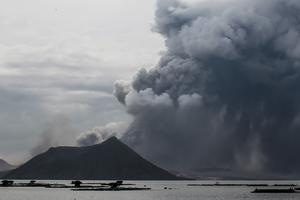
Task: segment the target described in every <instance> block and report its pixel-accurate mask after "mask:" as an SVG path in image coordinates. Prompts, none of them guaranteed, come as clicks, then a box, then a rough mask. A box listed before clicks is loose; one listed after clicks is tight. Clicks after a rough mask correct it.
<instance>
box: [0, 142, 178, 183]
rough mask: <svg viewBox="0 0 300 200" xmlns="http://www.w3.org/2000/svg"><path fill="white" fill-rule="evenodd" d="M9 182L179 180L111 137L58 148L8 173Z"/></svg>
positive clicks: (51, 149)
mask: <svg viewBox="0 0 300 200" xmlns="http://www.w3.org/2000/svg"><path fill="white" fill-rule="evenodd" d="M4 178H7V179H39V180H73V179H80V180H177V179H180V178H179V177H177V176H175V175H172V174H171V173H169V172H167V171H166V170H164V169H161V168H159V167H157V166H155V165H154V164H152V163H150V162H149V161H147V160H145V159H144V158H142V157H141V156H140V155H138V154H137V153H136V152H134V151H133V150H132V149H131V148H129V147H128V146H127V145H126V144H124V143H122V142H121V141H119V140H118V139H117V138H116V137H112V138H110V139H108V140H106V141H105V142H103V143H101V144H97V145H93V146H87V147H55V148H50V149H49V150H48V151H47V152H45V153H42V154H40V155H37V156H36V157H34V158H32V159H31V160H29V161H28V162H27V163H25V164H24V165H22V166H20V167H18V168H17V169H15V170H13V171H11V172H10V173H8V174H7V175H6V176H5V177H4Z"/></svg>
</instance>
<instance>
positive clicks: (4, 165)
mask: <svg viewBox="0 0 300 200" xmlns="http://www.w3.org/2000/svg"><path fill="white" fill-rule="evenodd" d="M15 168H16V167H15V166H13V165H11V164H9V163H8V162H6V161H5V160H2V159H0V171H8V170H11V169H15Z"/></svg>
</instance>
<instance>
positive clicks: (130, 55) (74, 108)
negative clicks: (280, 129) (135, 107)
mask: <svg viewBox="0 0 300 200" xmlns="http://www.w3.org/2000/svg"><path fill="white" fill-rule="evenodd" d="M0 3H1V7H0V27H1V32H0V77H1V78H0V127H1V129H0V157H3V158H5V159H7V160H9V161H10V162H13V163H19V162H21V161H22V159H26V158H27V157H28V156H29V153H30V150H31V148H32V147H34V146H35V145H36V144H37V143H38V142H39V141H40V140H41V135H45V134H46V133H48V132H51V133H52V134H54V135H56V137H55V139H53V140H54V141H51V142H52V143H54V144H56V143H57V144H66V145H72V144H74V143H75V138H76V136H77V135H78V134H79V133H80V132H82V131H85V130H88V129H91V128H93V127H95V126H102V125H105V124H106V123H108V122H120V121H125V122H126V121H129V120H130V119H129V116H127V115H126V113H125V112H124V111H123V107H122V106H121V105H120V104H119V103H118V102H117V101H116V100H115V98H114V97H113V95H112V91H113V82H114V81H116V80H118V79H123V80H124V79H125V80H126V79H130V78H131V77H132V76H133V75H134V73H135V72H136V71H137V69H139V68H141V67H146V68H149V67H151V66H153V65H155V64H156V63H157V61H158V59H159V54H160V52H161V51H163V50H164V44H163V38H162V37H161V36H160V35H158V34H156V33H153V32H152V31H151V27H152V25H153V23H154V13H155V3H156V2H155V0H110V1H101V0H100V1H99V0H43V1H40V0H26V1H19V0H9V1H7V0H0ZM57 136H59V137H57ZM57 138H59V139H57Z"/></svg>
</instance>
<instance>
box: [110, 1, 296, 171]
mask: <svg viewBox="0 0 300 200" xmlns="http://www.w3.org/2000/svg"><path fill="white" fill-rule="evenodd" d="M157 7H158V8H157V12H156V26H155V30H156V31H157V32H159V33H160V34H161V35H163V37H164V38H165V44H166V47H167V51H166V52H165V54H164V55H163V56H162V58H161V60H160V62H159V63H158V65H157V66H156V67H154V68H152V69H150V70H148V71H147V70H145V69H141V70H140V71H139V72H138V73H137V74H136V76H135V78H134V80H133V81H132V83H131V87H130V89H129V87H128V85H126V84H120V83H117V84H116V89H115V95H116V97H117V98H118V99H119V101H120V102H121V103H123V104H124V106H125V107H126V109H127V111H128V113H130V114H131V115H132V116H133V117H134V120H133V123H132V124H131V125H130V127H129V129H128V131H127V133H126V135H125V136H124V137H123V140H124V141H126V142H127V143H128V144H129V145H131V146H132V147H134V148H135V149H136V150H137V151H138V152H140V153H142V154H143V155H144V156H145V157H147V158H148V159H151V160H152V161H155V162H157V163H159V164H160V165H162V166H164V167H167V168H175V169H200V168H216V167H217V168H226V169H227V168H231V169H234V170H241V171H251V172H264V171H268V172H272V173H275V174H286V173H287V172H289V173H290V174H294V173H298V172H300V170H299V169H300V162H299V160H298V159H297V157H298V152H300V145H299V143H300V134H299V131H300V93H299V91H298V90H299V87H300V62H299V61H300V17H299V12H300V1H298V0H263V1H262V0H231V1H213V2H211V1H210V2H202V1H201V2H199V3H196V4H193V5H192V6H189V5H188V4H184V3H182V2H179V1H176V0H158V3H157ZM122 85H124V86H125V87H123V88H122Z"/></svg>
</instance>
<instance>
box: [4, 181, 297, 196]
mask: <svg viewBox="0 0 300 200" xmlns="http://www.w3.org/2000/svg"><path fill="white" fill-rule="evenodd" d="M219 182H220V183H267V184H275V183H276V184H286V183H288V184H300V181H276V182H274V181H251V182H249V181H247V182H245V181H219ZM57 183H69V182H62V181H57ZM132 183H136V184H137V186H141V187H143V186H144V185H147V186H148V187H151V188H152V190H150V191H115V192H111V191H81V192H78V191H71V190H70V189H49V188H0V200H96V199H97V200H106V199H107V200H150V199H151V200H153V199H155V200H162V199H164V200H179V199H180V200H187V199H188V200H196V199H197V200H212V199H214V200H238V199H254V200H268V199H270V200H271V199H272V200H276V199H278V200H279V199H290V200H292V199H300V193H299V194H252V193H251V191H252V190H254V189H255V188H254V187H221V186H218V187H204V186H196V187H191V186H187V184H188V183H194V184H195V183H215V182H214V181H213V182H211V181H134V182H132ZM164 187H168V188H172V189H171V190H165V189H164Z"/></svg>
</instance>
